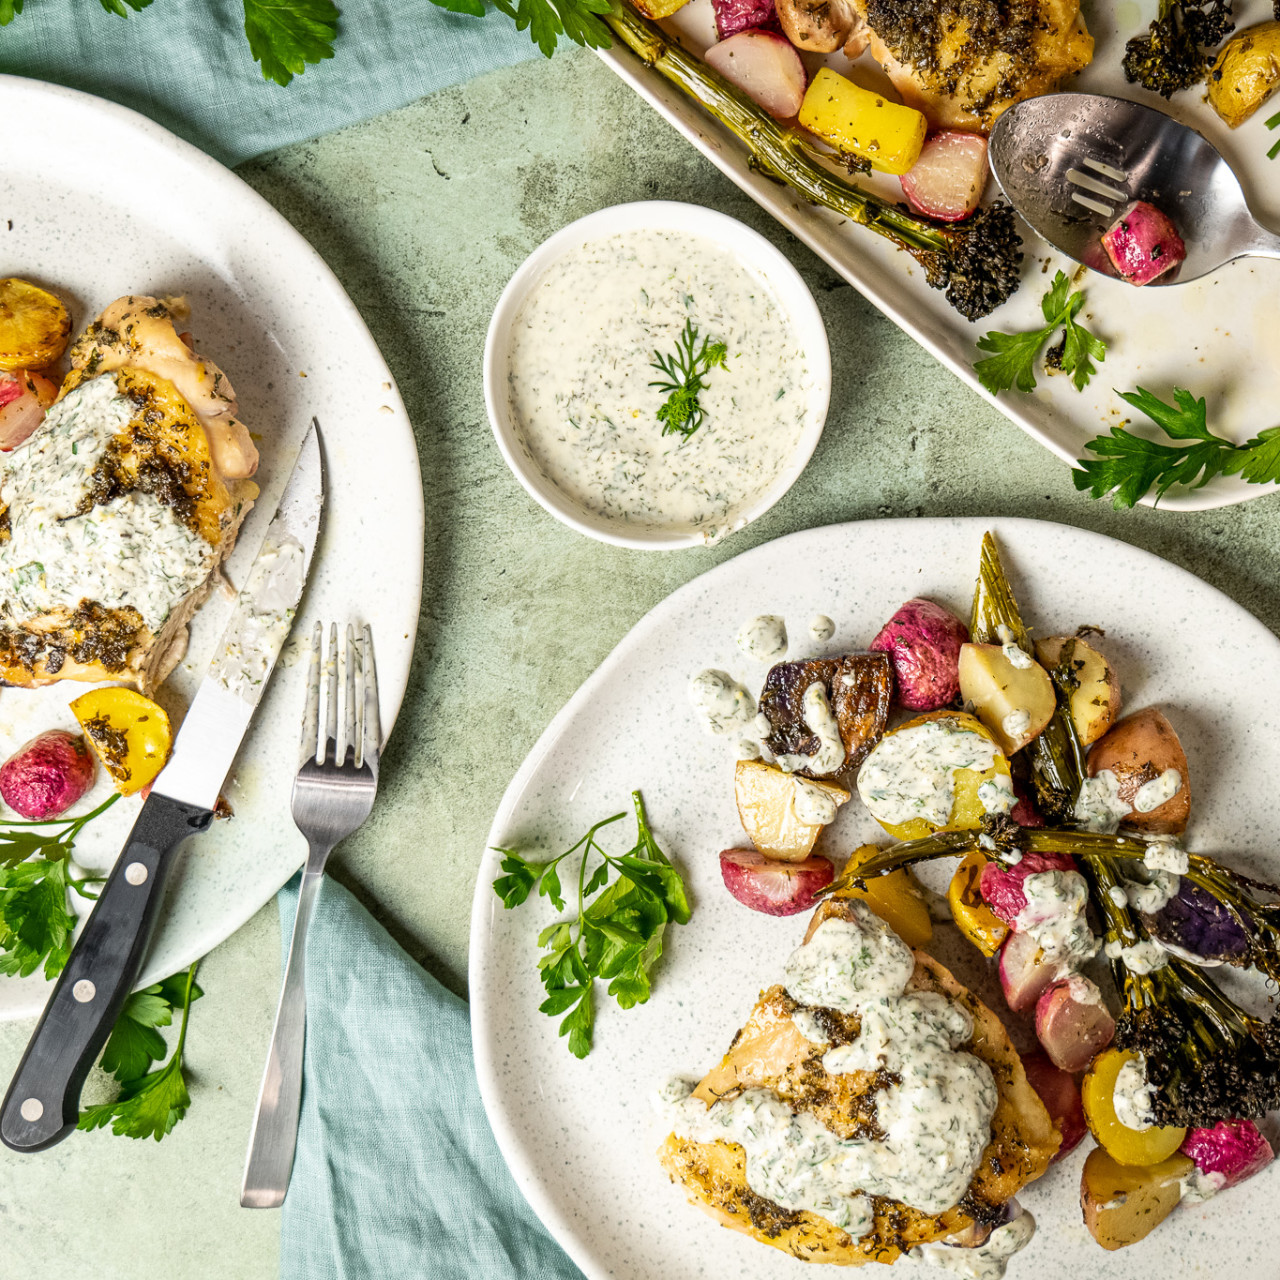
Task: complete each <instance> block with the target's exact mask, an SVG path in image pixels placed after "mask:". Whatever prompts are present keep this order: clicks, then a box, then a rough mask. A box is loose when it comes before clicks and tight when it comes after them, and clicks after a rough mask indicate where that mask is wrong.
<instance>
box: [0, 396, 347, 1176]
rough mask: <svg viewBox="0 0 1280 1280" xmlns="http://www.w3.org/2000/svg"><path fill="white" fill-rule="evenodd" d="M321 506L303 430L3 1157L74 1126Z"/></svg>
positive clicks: (320, 479) (208, 808)
mask: <svg viewBox="0 0 1280 1280" xmlns="http://www.w3.org/2000/svg"><path fill="white" fill-rule="evenodd" d="M323 502H324V471H323V464H322V461H321V456H320V437H319V426H318V424H317V423H316V422H315V421H314V420H312V423H311V427H310V429H309V430H308V431H307V435H306V438H305V439H304V440H303V442H302V449H301V451H300V452H299V454H298V460H297V462H296V464H295V465H294V468H293V473H292V475H291V476H290V477H289V483H288V484H287V485H286V486H285V490H284V493H283V494H282V495H281V498H280V506H279V508H278V509H277V511H276V514H275V518H274V519H273V520H272V521H271V524H270V525H269V526H268V528H267V533H266V537H265V538H264V539H263V542H262V547H261V549H260V550H259V552H258V557H257V559H256V560H255V561H254V563H253V565H252V567H251V568H250V570H249V574H248V577H247V578H246V579H245V583H244V587H243V589H242V590H241V591H240V593H239V595H238V597H237V599H236V605H235V608H234V610H233V611H232V614H231V619H230V621H229V622H228V623H227V627H226V630H225V631H224V632H223V635H222V639H221V640H220V641H219V643H218V647H217V649H216V650H215V651H214V656H213V660H212V662H211V663H210V666H209V670H208V673H207V674H206V675H205V677H204V680H203V681H202V682H201V684H200V687H199V689H198V690H197V691H196V696H195V700H194V701H193V702H192V704H191V707H190V709H189V710H188V711H187V715H186V719H184V720H183V722H182V728H181V729H180V730H179V731H178V736H177V738H176V739H175V740H174V744H173V754H172V755H171V756H170V758H169V761H168V763H167V764H166V765H165V767H164V769H163V770H162V771H161V773H160V775H159V776H158V777H157V778H156V780H155V783H154V784H153V786H152V788H151V793H150V795H148V797H147V799H146V800H145V801H144V802H143V805H142V809H141V811H140V812H139V814H138V817H137V820H136V821H135V822H134V824H133V830H132V831H130V833H129V839H128V841H127V842H126V843H125V846H124V848H123V850H122V851H121V853H120V857H119V858H118V859H117V860H116V864H115V866H114V867H113V868H112V871H111V875H110V877H109V878H108V880H107V882H106V884H105V885H104V887H103V889H102V892H101V894H100V895H99V897H98V901H97V903H96V904H95V906H94V908H93V912H92V914H91V915H90V916H89V918H88V920H87V921H86V922H85V926H84V932H83V933H82V934H81V935H80V938H79V940H78V941H77V942H76V945H75V947H74V949H73V950H72V952H71V956H70V959H68V961H67V964H66V968H64V969H63V971H62V973H61V975H60V976H59V978H58V981H57V984H56V985H55V987H54V988H53V994H52V995H51V996H50V997H49V1000H48V1003H47V1004H46V1005H45V1008H44V1012H43V1013H42V1014H41V1015H40V1021H39V1023H38V1024H37V1025H36V1029H35V1033H34V1034H33V1035H32V1037H31V1042H30V1043H29V1044H28V1045H27V1050H26V1052H25V1053H24V1054H23V1055H22V1061H21V1062H20V1063H19V1064H18V1070H17V1071H16V1072H15V1074H14V1077H13V1080H12V1082H11V1083H10V1085H9V1091H8V1093H6V1094H5V1099H4V1104H3V1106H2V1107H0V1141H3V1142H4V1145H5V1146H6V1147H10V1148H11V1149H12V1150H14V1151H43V1150H44V1149H45V1148H46V1147H51V1146H53V1144H54V1143H56V1142H60V1141H61V1140H62V1139H63V1138H65V1137H66V1136H67V1134H69V1133H70V1132H71V1131H72V1130H73V1129H74V1128H75V1127H76V1121H77V1120H78V1119H79V1117H80V1091H81V1089H82V1088H83V1087H84V1081H85V1077H86V1076H87V1075H88V1074H89V1069H90V1068H91V1067H92V1066H93V1064H94V1062H96V1061H97V1058H98V1054H99V1053H101V1052H102V1049H103V1046H104V1045H105V1044H106V1042H107V1037H108V1036H110V1034H111V1029H112V1027H113V1026H114V1025H115V1021H116V1018H117V1017H118V1015H119V1013H120V1009H121V1006H122V1005H123V1004H124V1002H125V1000H126V998H127V997H128V995H129V992H130V991H132V990H133V986H134V983H135V982H137V980H138V974H139V972H140V971H141V969H142V962H143V960H144V959H145V958H146V954H147V948H148V946H149V944H150V942H151V935H152V933H153V932H154V929H155V924H156V920H157V918H158V916H159V912H160V905H161V902H162V901H163V898H164V888H165V882H166V881H167V879H168V877H169V873H170V871H171V870H172V869H173V866H174V863H175V862H176V851H177V848H178V846H179V845H180V844H182V842H183V841H184V840H185V839H186V838H187V837H188V836H191V835H195V834H196V833H197V832H201V831H206V830H208V828H209V823H210V822H211V821H212V819H213V809H214V806H215V805H216V804H217V801H218V793H219V791H220V790H221V789H222V784H223V782H224V780H225V779H226V776H227V773H228V771H229V770H230V768H231V764H232V761H233V760H234V759H235V755H236V752H237V751H238V750H239V749H240V743H241V742H242V740H243V739H244V735H245V732H246V731H247V729H248V728H249V721H250V720H251V718H252V716H253V712H254V709H255V708H256V707H257V705H258V702H259V700H260V699H261V697H262V692H263V690H264V689H265V688H266V686H267V682H268V680H269V679H270V676H271V672H272V669H273V668H274V667H275V663H276V659H277V658H278V657H279V656H280V650H281V649H282V648H283V647H284V642H285V640H286V638H287V637H288V634H289V629H290V626H291V625H292V621H293V615H294V612H295V611H296V609H297V605H298V601H299V600H300V599H301V598H302V589H303V587H304V585H305V584H306V581H307V573H308V571H309V569H310V567H311V557H312V553H313V552H314V551H315V545H316V535H317V533H318V532H319V528H320V508H321V506H322V504H323Z"/></svg>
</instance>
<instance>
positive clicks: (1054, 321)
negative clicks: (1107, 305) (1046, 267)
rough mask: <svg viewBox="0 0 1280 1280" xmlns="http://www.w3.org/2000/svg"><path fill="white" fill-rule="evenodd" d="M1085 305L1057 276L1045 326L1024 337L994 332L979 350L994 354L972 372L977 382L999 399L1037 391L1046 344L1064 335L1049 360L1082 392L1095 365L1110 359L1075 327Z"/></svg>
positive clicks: (1044, 305) (1043, 305)
mask: <svg viewBox="0 0 1280 1280" xmlns="http://www.w3.org/2000/svg"><path fill="white" fill-rule="evenodd" d="M1083 306H1084V293H1083V292H1082V291H1080V290H1076V291H1075V292H1074V293H1073V292H1072V291H1071V281H1070V280H1069V279H1068V277H1067V274H1066V272H1065V271H1059V272H1058V273H1057V275H1055V276H1054V277H1053V283H1052V284H1051V285H1050V286H1049V291H1048V292H1047V293H1046V294H1045V295H1044V297H1043V298H1042V299H1041V300H1040V311H1041V314H1042V315H1043V316H1044V321H1045V322H1044V326H1043V328H1040V329H1031V330H1029V331H1027V332H1026V333H1000V332H999V331H996V330H993V331H992V332H990V333H988V334H985V335H984V336H983V337H981V338H979V339H978V350H979V351H989V352H991V353H992V354H991V355H989V356H988V357H987V358H986V359H985V360H978V361H977V362H975V364H974V366H973V369H974V372H975V373H976V374H977V375H978V381H979V382H981V383H982V385H983V386H984V387H985V388H986V389H987V390H988V391H989V392H991V394H992V395H998V394H999V393H1000V392H1001V391H1008V390H1009V389H1010V388H1011V387H1017V389H1018V390H1019V391H1034V390H1035V389H1036V367H1035V366H1036V358H1037V357H1038V356H1039V354H1040V352H1041V351H1042V350H1043V348H1044V346H1045V344H1046V343H1047V342H1048V341H1049V339H1050V338H1051V337H1053V335H1054V334H1055V333H1056V332H1057V331H1058V330H1059V329H1061V330H1062V344H1061V346H1060V347H1059V348H1055V349H1054V351H1052V352H1050V356H1049V358H1050V359H1051V360H1052V362H1053V364H1054V366H1055V367H1056V368H1059V369H1061V370H1062V372H1063V373H1067V374H1070V375H1071V382H1072V385H1073V386H1074V387H1075V389H1076V390H1077V391H1083V390H1084V389H1085V387H1086V386H1087V385H1088V383H1089V379H1090V378H1092V377H1093V375H1094V374H1095V373H1096V372H1097V365H1096V364H1095V363H1094V362H1095V361H1097V362H1098V364H1101V363H1102V361H1103V360H1105V359H1106V354H1107V344H1106V343H1105V342H1103V340H1102V339H1101V338H1099V337H1097V336H1096V335H1095V334H1092V333H1090V332H1089V330H1088V329H1086V328H1085V327H1084V325H1082V324H1079V323H1077V321H1076V316H1077V315H1078V314H1079V313H1080V308H1081V307H1083Z"/></svg>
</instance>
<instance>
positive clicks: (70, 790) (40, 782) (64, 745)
mask: <svg viewBox="0 0 1280 1280" xmlns="http://www.w3.org/2000/svg"><path fill="white" fill-rule="evenodd" d="M92 786H93V752H92V751H90V750H89V746H88V744H87V743H86V742H85V740H84V739H83V738H82V737H81V736H80V735H79V734H78V733H68V732H67V731H66V730H65V729H49V730H48V731H47V732H45V733H42V734H40V735H39V736H38V737H35V738H32V739H31V741H30V742H28V743H27V744H26V746H24V747H19V748H18V750H17V751H15V752H14V753H13V755H11V756H10V757H9V758H8V759H7V760H6V761H5V762H4V764H2V765H0V797H3V799H4V802H5V804H7V805H8V806H9V808H10V809H12V810H13V811H14V812H15V813H20V814H22V816H23V817H24V818H31V819H33V820H35V821H37V822H41V821H44V820H45V819H46V818H56V817H58V815H59V814H62V813H65V812H66V811H67V810H68V809H70V808H71V806H72V805H73V804H75V802H76V801H77V800H79V799H80V798H81V797H82V796H83V795H84V794H85V792H86V791H88V790H89V788H90V787H92Z"/></svg>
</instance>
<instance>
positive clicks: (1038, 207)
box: [990, 93, 1280, 285]
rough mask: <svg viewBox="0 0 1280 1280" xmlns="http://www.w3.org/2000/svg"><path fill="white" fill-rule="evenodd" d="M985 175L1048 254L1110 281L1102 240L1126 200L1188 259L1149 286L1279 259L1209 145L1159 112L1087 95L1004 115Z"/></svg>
mask: <svg viewBox="0 0 1280 1280" xmlns="http://www.w3.org/2000/svg"><path fill="white" fill-rule="evenodd" d="M990 156H991V169H992V172H993V173H994V174H995V176H996V181H997V182H998V183H999V184H1000V187H1001V189H1002V190H1003V191H1004V194H1005V195H1006V196H1007V197H1008V199H1009V202H1010V204H1012V205H1013V207H1014V208H1015V209H1016V210H1017V211H1018V212H1019V213H1020V214H1021V215H1022V217H1023V218H1025V219H1026V221H1027V222H1028V223H1029V224H1030V225H1031V227H1032V229H1033V230H1034V231H1036V232H1038V233H1039V234H1040V235H1041V236H1043V237H1044V239H1046V240H1047V241H1048V242H1049V243H1050V244H1051V245H1053V246H1054V248H1056V249H1059V250H1061V251H1062V252H1063V253H1065V254H1066V255H1067V256H1068V257H1069V258H1074V259H1075V260H1076V261H1077V262H1082V263H1083V264H1084V265H1085V266H1086V267H1090V268H1091V269H1092V270H1094V271H1100V272H1102V273H1103V274H1104V275H1108V276H1116V275H1117V272H1116V269H1115V267H1113V266H1112V265H1111V260H1110V259H1109V258H1108V257H1107V255H1106V251H1105V250H1104V249H1103V247H1102V240H1101V237H1102V233H1103V232H1104V231H1105V230H1106V229H1107V228H1108V227H1109V226H1110V225H1111V224H1112V223H1113V222H1114V221H1115V220H1116V218H1118V217H1119V216H1120V214H1121V213H1122V212H1123V211H1124V209H1125V207H1126V206H1127V205H1128V204H1129V203H1130V202H1131V201H1133V200H1146V201H1148V202H1149V203H1151V204H1153V205H1155V206H1156V208H1158V209H1160V210H1161V211H1162V212H1164V213H1165V214H1166V215H1167V216H1168V217H1169V218H1170V219H1172V221H1173V223H1174V225H1175V226H1176V227H1177V228H1178V231H1179V233H1180V234H1181V236H1182V238H1183V240H1184V241H1185V242H1186V246H1187V256H1186V259H1185V261H1183V262H1182V263H1181V265H1180V266H1179V267H1178V269H1177V270H1175V271H1171V272H1169V273H1168V274H1167V275H1163V276H1160V277H1159V278H1158V279H1156V280H1153V281H1152V282H1151V283H1152V284H1153V285H1163V284H1186V283H1187V282H1188V281H1189V280H1196V279H1199V277H1200V276H1205V275H1208V274H1209V272H1211V271H1216V270H1217V269H1218V268H1219V267H1220V266H1222V265H1223V264H1224V263H1227V262H1231V261H1232V260H1233V259H1235V258H1243V257H1247V256H1250V255H1257V256H1259V257H1264V258H1280V235H1276V234H1275V233H1274V232H1272V231H1269V230H1267V229H1266V228H1265V227H1263V226H1261V225H1260V224H1259V223H1258V221H1257V219H1256V218H1254V216H1253V214H1251V213H1250V212H1249V205H1248V202H1247V201H1246V200H1245V196H1244V192H1243V191H1242V190H1241V188H1240V181H1239V179H1238V178H1237V177H1236V175H1235V173H1234V172H1233V170H1232V168H1231V166H1230V165H1229V164H1227V162H1226V161H1225V160H1224V159H1223V158H1222V156H1220V155H1219V154H1218V152H1217V150H1216V149H1215V148H1214V146H1213V144H1212V143H1210V142H1209V141H1208V140H1207V139H1205V138H1203V137H1201V135H1200V134H1198V133H1197V132H1196V131H1195V130H1194V129H1191V128H1188V126H1186V125H1185V124H1179V123H1178V121H1176V120H1174V119H1173V118H1172V117H1170V116H1167V115H1165V113H1164V112H1163V111H1156V110H1155V109H1154V108H1152V107H1144V106H1142V105H1141V104H1139V103H1137V102H1127V101H1125V100H1124V99H1123V98H1108V97H1104V96H1102V95H1101V94H1096V93H1052V94H1047V95H1045V96H1044V97H1042V98H1028V99H1027V100H1026V101H1024V102H1020V103H1018V104H1017V105H1016V106H1013V107H1010V108H1009V110H1008V111H1006V112H1005V113H1004V114H1003V115H1002V116H1001V117H1000V119H999V120H997V121H996V124H995V128H993V129H992V130H991V144H990Z"/></svg>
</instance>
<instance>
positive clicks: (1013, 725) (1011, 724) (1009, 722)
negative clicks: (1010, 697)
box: [1000, 649, 1031, 742]
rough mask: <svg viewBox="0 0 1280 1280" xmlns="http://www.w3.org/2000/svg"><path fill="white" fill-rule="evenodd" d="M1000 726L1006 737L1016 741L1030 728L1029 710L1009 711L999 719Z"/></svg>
mask: <svg viewBox="0 0 1280 1280" xmlns="http://www.w3.org/2000/svg"><path fill="white" fill-rule="evenodd" d="M1018 652H1019V653H1021V652H1022V650H1021V649H1019V650H1018ZM1000 727H1001V728H1002V729H1003V730H1004V736H1005V737H1006V738H1012V739H1013V740H1014V741H1015V742H1018V741H1020V740H1021V739H1022V737H1023V735H1024V734H1025V733H1026V732H1027V730H1028V729H1030V728H1031V712H1030V711H1023V710H1022V709H1021V708H1019V709H1018V710H1016V711H1010V712H1009V714H1008V715H1007V716H1005V718H1004V719H1003V720H1001V721H1000Z"/></svg>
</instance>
